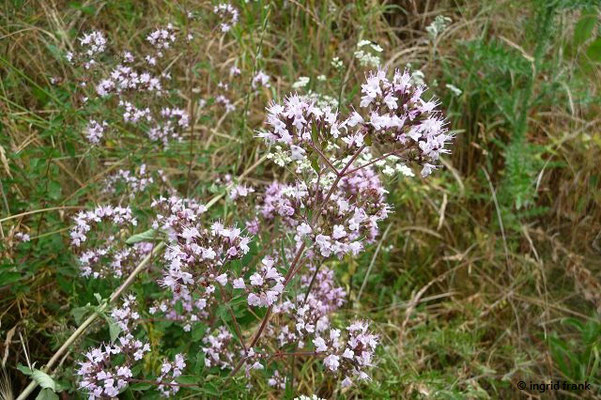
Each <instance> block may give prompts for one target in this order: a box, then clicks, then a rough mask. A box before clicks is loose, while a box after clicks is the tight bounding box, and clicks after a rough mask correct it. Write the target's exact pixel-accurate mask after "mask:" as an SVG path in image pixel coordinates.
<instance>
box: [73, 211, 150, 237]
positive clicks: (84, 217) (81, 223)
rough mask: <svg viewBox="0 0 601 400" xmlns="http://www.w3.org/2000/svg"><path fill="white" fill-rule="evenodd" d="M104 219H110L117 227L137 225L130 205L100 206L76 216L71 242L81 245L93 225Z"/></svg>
mask: <svg viewBox="0 0 601 400" xmlns="http://www.w3.org/2000/svg"><path fill="white" fill-rule="evenodd" d="M102 221H110V222H111V223H112V225H113V226H115V227H123V226H126V225H133V226H136V225H137V223H138V222H137V220H136V219H135V218H134V217H133V215H132V211H131V209H130V208H129V207H120V206H117V207H113V206H100V207H96V208H95V209H94V210H93V211H81V212H80V213H78V214H77V215H76V217H75V226H74V227H73V228H71V244H72V245H73V246H75V247H80V246H81V245H82V244H83V243H84V242H85V241H86V240H87V239H88V237H87V236H86V235H87V233H88V232H90V230H91V229H92V227H93V226H94V225H96V224H98V223H100V222H102Z"/></svg>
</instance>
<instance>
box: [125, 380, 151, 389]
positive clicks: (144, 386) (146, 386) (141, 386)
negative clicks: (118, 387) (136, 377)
mask: <svg viewBox="0 0 601 400" xmlns="http://www.w3.org/2000/svg"><path fill="white" fill-rule="evenodd" d="M151 387H152V385H151V384H150V383H142V382H137V383H132V384H131V385H129V388H130V389H131V390H140V391H145V390H148V389H150V388H151Z"/></svg>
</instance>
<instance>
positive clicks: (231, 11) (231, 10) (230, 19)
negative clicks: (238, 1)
mask: <svg viewBox="0 0 601 400" xmlns="http://www.w3.org/2000/svg"><path fill="white" fill-rule="evenodd" d="M213 12H214V13H215V14H217V15H218V16H219V17H220V18H221V19H222V22H221V24H220V25H219V28H220V30H221V32H223V33H226V32H229V31H230V29H232V26H234V25H236V22H238V14H239V13H238V10H237V9H236V8H235V7H234V6H232V5H231V4H228V3H221V4H219V5H217V6H215V8H214V9H213Z"/></svg>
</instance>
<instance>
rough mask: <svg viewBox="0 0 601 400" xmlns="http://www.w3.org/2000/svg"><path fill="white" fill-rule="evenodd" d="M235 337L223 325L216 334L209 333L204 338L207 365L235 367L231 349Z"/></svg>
mask: <svg viewBox="0 0 601 400" xmlns="http://www.w3.org/2000/svg"><path fill="white" fill-rule="evenodd" d="M233 338H234V336H233V335H232V334H231V333H230V332H229V331H228V330H227V328H226V327H224V326H221V327H219V328H218V329H217V332H216V333H215V334H214V335H207V336H205V337H204V338H203V339H202V342H203V343H204V345H205V347H203V348H202V351H203V352H204V353H205V365H206V366H207V367H208V368H210V367H219V368H221V369H225V368H233V363H234V353H233V352H232V351H230V350H229V345H230V343H231V341H232V339H233Z"/></svg>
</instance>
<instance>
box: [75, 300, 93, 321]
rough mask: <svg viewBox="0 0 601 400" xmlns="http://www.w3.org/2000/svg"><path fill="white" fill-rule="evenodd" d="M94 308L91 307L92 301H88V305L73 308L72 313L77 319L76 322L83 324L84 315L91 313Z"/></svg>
mask: <svg viewBox="0 0 601 400" xmlns="http://www.w3.org/2000/svg"><path fill="white" fill-rule="evenodd" d="M92 310H93V308H92V307H90V303H88V304H87V305H85V306H83V307H76V308H74V309H73V310H71V315H73V318H74V319H75V322H76V323H77V325H81V323H82V322H83V319H84V317H85V316H86V315H87V314H89V313H90V311H92Z"/></svg>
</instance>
